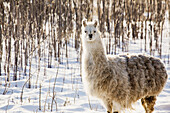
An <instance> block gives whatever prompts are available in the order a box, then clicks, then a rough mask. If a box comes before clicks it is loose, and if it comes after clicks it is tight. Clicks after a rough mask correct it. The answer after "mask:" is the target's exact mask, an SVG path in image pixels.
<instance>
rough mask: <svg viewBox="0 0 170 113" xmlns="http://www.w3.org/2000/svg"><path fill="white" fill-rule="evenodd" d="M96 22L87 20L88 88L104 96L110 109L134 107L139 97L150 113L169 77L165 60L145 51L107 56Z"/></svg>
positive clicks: (85, 70) (84, 63)
mask: <svg viewBox="0 0 170 113" xmlns="http://www.w3.org/2000/svg"><path fill="white" fill-rule="evenodd" d="M96 26H97V22H95V23H92V22H91V23H87V22H86V21H83V28H82V46H83V54H82V77H83V83H84V87H85V90H86V92H87V93H88V94H90V95H92V96H95V97H97V98H99V99H101V100H102V101H103V103H104V105H105V107H106V109H107V112H108V113H112V112H113V111H114V112H119V113H120V112H121V111H122V110H124V109H125V108H132V107H131V105H132V104H133V103H134V102H136V101H137V100H138V99H141V102H142V105H143V106H144V108H145V111H146V113H151V112H152V111H153V110H154V104H155V101H156V96H157V95H158V94H159V93H160V92H161V91H162V89H163V87H164V85H165V83H166V80H167V73H166V70H165V67H164V65H163V63H162V62H161V61H160V60H159V59H157V58H153V57H149V56H144V55H131V56H130V55H129V56H128V55H122V56H121V55H119V56H107V55H106V54H105V50H104V47H103V44H102V40H101V37H100V32H99V31H98V30H97V27H96ZM90 37H91V38H90Z"/></svg>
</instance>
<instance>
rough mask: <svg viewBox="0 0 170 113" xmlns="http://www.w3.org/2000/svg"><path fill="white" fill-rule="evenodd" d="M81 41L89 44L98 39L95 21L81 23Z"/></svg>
mask: <svg viewBox="0 0 170 113" xmlns="http://www.w3.org/2000/svg"><path fill="white" fill-rule="evenodd" d="M82 34H83V40H84V41H86V42H89V43H92V42H94V41H95V40H96V39H97V38H99V37H100V35H99V31H98V30H97V21H95V22H87V21H86V20H84V21H83V29H82Z"/></svg>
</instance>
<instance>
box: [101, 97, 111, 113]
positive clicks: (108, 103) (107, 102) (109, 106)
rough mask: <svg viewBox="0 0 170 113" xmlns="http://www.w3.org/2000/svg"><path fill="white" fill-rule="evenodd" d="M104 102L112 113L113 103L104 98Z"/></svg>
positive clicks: (108, 111) (109, 112)
mask: <svg viewBox="0 0 170 113" xmlns="http://www.w3.org/2000/svg"><path fill="white" fill-rule="evenodd" d="M103 103H104V105H105V107H106V109H107V113H112V107H113V103H112V102H111V101H110V100H103Z"/></svg>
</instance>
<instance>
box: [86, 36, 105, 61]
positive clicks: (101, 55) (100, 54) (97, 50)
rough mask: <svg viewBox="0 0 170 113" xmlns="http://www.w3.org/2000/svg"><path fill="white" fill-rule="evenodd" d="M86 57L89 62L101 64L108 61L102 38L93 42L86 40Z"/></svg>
mask: <svg viewBox="0 0 170 113" xmlns="http://www.w3.org/2000/svg"><path fill="white" fill-rule="evenodd" d="M83 51H84V58H85V59H86V61H87V63H89V62H90V63H93V64H100V63H103V62H107V58H106V54H105V50H104V47H103V44H102V41H101V39H100V40H96V41H95V42H93V43H89V42H85V43H84V44H83Z"/></svg>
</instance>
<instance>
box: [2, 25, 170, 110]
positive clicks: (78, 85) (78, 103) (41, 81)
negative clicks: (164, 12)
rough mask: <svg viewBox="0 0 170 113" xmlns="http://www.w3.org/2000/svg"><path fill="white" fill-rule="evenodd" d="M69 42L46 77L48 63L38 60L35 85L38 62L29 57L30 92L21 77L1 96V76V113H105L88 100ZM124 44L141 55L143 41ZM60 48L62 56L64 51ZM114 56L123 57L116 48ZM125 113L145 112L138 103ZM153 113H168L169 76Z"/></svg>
mask: <svg viewBox="0 0 170 113" xmlns="http://www.w3.org/2000/svg"><path fill="white" fill-rule="evenodd" d="M165 25H166V26H165V28H164V29H165V30H164V31H163V37H164V38H163V43H162V44H163V45H162V50H163V51H162V60H163V62H164V63H165V66H166V69H167V72H168V75H170V62H169V57H170V47H169V43H170V24H169V23H168V22H165ZM69 41H70V43H69V46H68V49H69V52H68V58H65V57H64V54H63V55H62V56H63V57H61V58H62V60H61V61H62V63H60V64H58V62H57V61H55V60H54V58H53V61H52V68H46V75H45V76H44V68H45V66H47V64H46V65H44V62H46V63H47V59H46V58H42V59H41V63H40V64H41V68H40V73H39V78H38V84H36V79H37V68H38V67H37V60H38V59H37V58H36V57H33V58H32V68H31V75H32V76H31V85H32V86H31V88H30V89H29V88H27V85H28V84H26V85H25V87H23V86H24V84H25V83H26V81H27V80H28V79H29V77H28V76H24V75H22V74H21V77H20V80H17V81H10V82H9V83H8V84H7V85H8V86H7V93H6V94H5V95H3V92H4V90H5V79H6V76H3V75H2V76H0V113H42V112H45V113H48V112H49V113H50V112H53V113H56V112H57V113H104V112H106V110H105V108H104V107H103V106H102V105H101V104H100V102H99V101H98V100H97V99H95V98H94V97H88V96H87V95H86V93H85V92H84V89H83V84H82V79H81V75H80V62H79V60H78V59H79V58H80V56H79V52H78V51H76V50H75V49H74V48H73V47H72V45H74V41H73V40H72V39H70V40H69ZM106 42H107V41H106ZM127 43H128V47H129V52H128V53H129V54H130V53H141V52H144V51H143V50H144V40H142V41H141V40H135V41H134V40H128V41H127ZM141 44H142V45H141ZM147 45H149V44H147ZM61 49H62V51H63V53H64V51H65V48H61ZM153 49H154V48H153ZM117 53H118V54H119V53H120V54H122V53H123V52H122V51H121V49H119V48H118V50H117ZM145 54H149V47H147V52H145ZM154 56H155V57H159V55H158V53H157V52H155V54H154ZM44 60H45V61H44ZM2 71H3V70H2ZM11 72H12V71H11ZM3 73H4V72H2V74H3ZM11 75H12V73H11ZM36 85H37V88H36ZM40 86H41V88H40ZM22 88H24V89H23V97H22V98H23V100H22V102H21V95H22V93H21V92H22ZM40 94H41V95H40ZM53 99H54V100H53ZM125 113H144V109H143V107H142V105H141V103H140V100H139V101H138V102H137V103H136V104H135V105H134V110H126V111H125ZM154 113H170V76H169V77H168V81H167V83H166V86H165V88H164V90H163V91H162V92H161V94H160V95H159V96H158V98H157V102H156V105H155V111H154Z"/></svg>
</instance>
